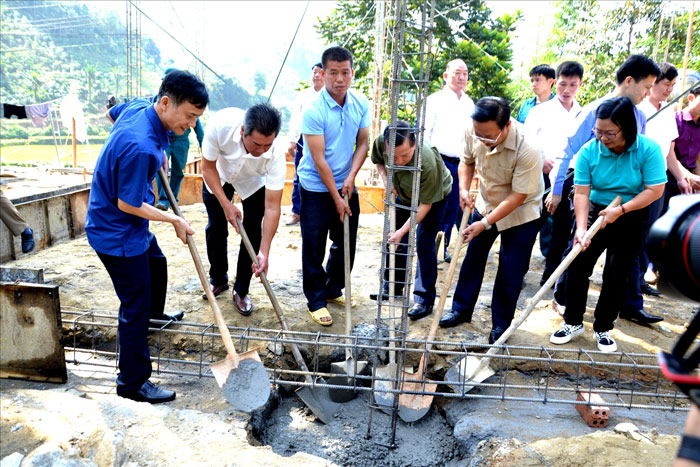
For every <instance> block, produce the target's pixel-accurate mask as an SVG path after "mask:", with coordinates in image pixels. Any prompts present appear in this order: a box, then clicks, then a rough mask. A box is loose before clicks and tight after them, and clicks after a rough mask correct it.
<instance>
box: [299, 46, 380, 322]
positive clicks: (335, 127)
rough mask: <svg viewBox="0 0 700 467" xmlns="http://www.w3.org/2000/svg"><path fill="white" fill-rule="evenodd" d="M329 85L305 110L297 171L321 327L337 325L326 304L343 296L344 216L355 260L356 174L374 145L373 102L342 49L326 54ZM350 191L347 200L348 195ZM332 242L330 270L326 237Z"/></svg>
mask: <svg viewBox="0 0 700 467" xmlns="http://www.w3.org/2000/svg"><path fill="white" fill-rule="evenodd" d="M321 63H322V65H323V81H324V83H325V87H324V88H323V90H322V91H321V94H320V96H319V98H318V99H317V100H316V102H315V103H314V104H313V106H312V107H310V108H309V109H308V110H307V111H306V113H305V114H304V119H303V122H302V127H301V133H302V135H303V136H304V155H303V156H302V159H301V161H300V162H299V168H298V169H297V174H298V176H299V184H300V185H301V239H302V247H301V254H302V274H303V278H304V284H303V286H304V295H306V300H307V302H308V311H309V314H310V315H311V318H312V319H313V320H314V321H315V322H316V323H318V324H320V325H322V326H330V325H331V324H332V323H333V319H332V318H331V315H330V313H329V312H328V308H327V302H329V301H330V302H333V303H337V304H340V305H344V304H345V300H346V299H347V300H351V297H344V296H343V294H342V290H343V287H344V267H343V261H344V253H343V252H344V250H343V248H344V245H343V243H344V242H343V219H344V216H346V215H348V216H350V263H351V264H352V263H353V262H354V259H355V242H356V239H357V226H358V219H359V216H360V203H359V201H358V199H357V196H355V193H356V192H355V177H356V176H357V172H358V171H359V170H360V168H361V167H362V164H363V162H364V161H365V159H366V158H367V150H368V149H369V124H370V119H369V104H368V102H367V99H366V98H365V97H364V96H363V95H362V94H359V93H356V92H355V91H351V90H350V83H351V82H352V77H353V75H354V70H353V68H352V64H353V57H352V54H351V53H350V51H348V50H347V49H344V48H342V47H331V48H329V49H326V51H325V52H323V56H322V59H321ZM344 195H347V197H348V200H347V201H346V200H344V199H343V196H344ZM328 238H330V240H331V242H332V245H331V249H330V254H329V255H328V261H327V263H326V267H325V269H324V268H323V258H324V256H325V254H326V240H327V239H328Z"/></svg>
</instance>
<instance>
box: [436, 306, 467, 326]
mask: <svg viewBox="0 0 700 467" xmlns="http://www.w3.org/2000/svg"><path fill="white" fill-rule="evenodd" d="M471 322H472V315H471V314H468V313H460V312H458V311H455V310H450V311H448V312H447V314H445V315H443V316H442V318H440V327H441V328H451V327H454V326H457V325H458V324H460V323H471Z"/></svg>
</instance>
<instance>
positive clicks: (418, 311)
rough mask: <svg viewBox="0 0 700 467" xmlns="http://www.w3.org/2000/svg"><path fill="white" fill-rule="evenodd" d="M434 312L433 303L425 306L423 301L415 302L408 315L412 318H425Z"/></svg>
mask: <svg viewBox="0 0 700 467" xmlns="http://www.w3.org/2000/svg"><path fill="white" fill-rule="evenodd" d="M432 312H433V305H430V306H425V305H423V304H422V303H414V304H413V307H412V308H411V309H410V310H408V317H409V318H411V319H412V320H417V319H421V318H425V317H426V316H428V315H429V314H430V313H432Z"/></svg>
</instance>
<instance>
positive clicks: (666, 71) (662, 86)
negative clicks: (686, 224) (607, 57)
mask: <svg viewBox="0 0 700 467" xmlns="http://www.w3.org/2000/svg"><path fill="white" fill-rule="evenodd" d="M658 66H659V69H660V70H661V74H660V75H659V77H658V78H657V79H656V82H655V83H654V85H653V86H652V88H651V91H650V93H649V96H648V97H647V98H646V99H644V100H643V101H642V102H640V103H639V104H638V105H637V108H638V109H639V110H641V111H642V112H644V115H646V117H647V129H646V135H647V136H648V137H650V138H651V139H653V140H654V141H656V142H657V143H659V146H661V154H663V155H664V162H665V163H666V168H667V170H668V172H667V174H666V175H667V177H668V178H669V179H670V178H671V177H674V178H675V179H676V180H677V182H678V186H679V187H680V188H681V190H684V191H683V192H684V193H691V189H690V185H688V182H687V181H686V179H685V177H684V176H683V173H682V172H681V171H680V170H679V167H678V159H676V154H675V152H674V150H673V146H674V140H675V139H676V138H678V126H677V125H676V118H675V114H674V112H673V108H672V107H669V108H667V109H665V110H663V111H662V112H660V113H659V114H658V115H656V113H657V112H659V110H661V109H662V108H663V107H664V106H665V105H666V99H668V96H670V95H671V92H672V91H673V86H674V85H675V84H676V79H677V78H678V70H677V69H676V67H675V66H673V65H671V64H670V63H659V64H658ZM652 116H654V117H653V118H651V117H652ZM663 206H664V197H663V196H662V197H661V198H659V199H657V200H656V201H654V202H653V203H651V204H650V205H649V228H651V226H652V224H653V223H654V222H656V219H658V218H659V216H660V215H661V211H662V210H663ZM637 260H638V261H639V275H640V277H639V284H640V287H641V290H642V293H644V294H646V295H652V296H657V295H659V292H658V291H657V290H656V289H654V288H653V287H651V286H649V285H648V284H647V283H646V281H645V280H644V274H645V273H646V271H647V268H648V267H649V256H648V255H647V249H646V240H645V242H644V247H643V248H642V250H641V252H640V254H639V256H638V257H637Z"/></svg>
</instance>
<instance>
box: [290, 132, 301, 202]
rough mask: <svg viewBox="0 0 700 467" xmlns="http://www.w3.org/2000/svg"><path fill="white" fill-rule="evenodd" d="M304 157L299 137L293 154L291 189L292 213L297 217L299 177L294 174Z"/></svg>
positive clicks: (299, 199) (299, 198)
mask: <svg viewBox="0 0 700 467" xmlns="http://www.w3.org/2000/svg"><path fill="white" fill-rule="evenodd" d="M303 155H304V137H303V136H300V137H299V141H297V152H296V153H294V170H295V172H294V188H293V189H292V213H293V214H296V215H299V214H300V213H301V193H300V192H299V176H298V175H297V174H296V169H297V168H299V161H301V156H303Z"/></svg>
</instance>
